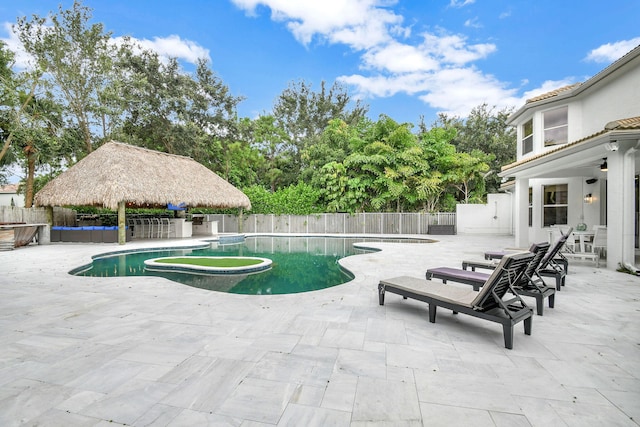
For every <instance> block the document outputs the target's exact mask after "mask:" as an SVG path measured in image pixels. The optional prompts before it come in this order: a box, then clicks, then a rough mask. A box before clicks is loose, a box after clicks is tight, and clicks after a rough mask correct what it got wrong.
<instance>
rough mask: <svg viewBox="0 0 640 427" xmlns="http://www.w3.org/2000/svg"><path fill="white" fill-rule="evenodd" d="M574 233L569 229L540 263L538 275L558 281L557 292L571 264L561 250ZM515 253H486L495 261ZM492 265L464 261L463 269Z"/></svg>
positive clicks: (486, 257) (486, 256) (483, 262)
mask: <svg viewBox="0 0 640 427" xmlns="http://www.w3.org/2000/svg"><path fill="white" fill-rule="evenodd" d="M572 231H573V228H569V230H568V231H567V232H566V233H564V234H562V235H561V236H560V238H559V239H558V240H556V242H555V243H554V244H553V246H551V248H550V249H549V251H548V252H547V254H546V255H545V257H544V258H542V261H540V266H539V267H538V271H537V273H538V275H539V276H541V277H553V278H554V279H555V280H556V290H557V291H560V290H561V289H562V286H564V285H565V282H566V281H565V279H566V276H567V273H568V271H569V262H568V261H567V259H566V258H565V257H564V256H563V255H562V253H560V249H562V247H563V246H564V244H565V243H566V242H567V239H568V238H569V235H570V234H571V232H572ZM508 253H513V251H489V252H485V259H487V260H495V259H500V258H502V257H503V256H504V255H505V254H508ZM492 264H495V261H493V262H492V261H489V262H486V261H462V268H463V269H465V270H466V269H467V267H469V268H471V270H475V269H476V268H489V267H491V265H492Z"/></svg>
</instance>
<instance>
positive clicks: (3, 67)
mask: <svg viewBox="0 0 640 427" xmlns="http://www.w3.org/2000/svg"><path fill="white" fill-rule="evenodd" d="M13 63H14V54H13V52H12V51H11V50H9V49H8V48H7V46H6V44H5V43H4V42H2V41H0V137H1V138H2V149H0V167H4V166H6V165H9V164H11V163H13V162H14V161H15V160H16V157H15V155H14V153H13V152H12V151H10V148H11V143H12V142H13V139H14V136H15V131H16V129H18V128H19V127H20V121H21V119H22V117H23V115H24V112H25V109H26V108H27V107H28V105H29V103H30V102H31V100H32V98H33V95H34V92H35V90H36V86H37V77H36V79H35V80H33V82H32V83H29V80H28V78H29V77H30V76H31V75H30V74H28V73H23V74H22V75H16V74H15V73H14V72H13V69H12V67H13ZM24 86H28V92H25V89H24ZM3 179H4V178H3Z"/></svg>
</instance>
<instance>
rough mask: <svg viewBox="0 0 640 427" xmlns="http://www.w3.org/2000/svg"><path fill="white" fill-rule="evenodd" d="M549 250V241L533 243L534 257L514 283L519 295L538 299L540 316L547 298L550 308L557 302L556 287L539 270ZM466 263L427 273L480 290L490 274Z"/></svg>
mask: <svg viewBox="0 0 640 427" xmlns="http://www.w3.org/2000/svg"><path fill="white" fill-rule="evenodd" d="M548 251H549V243H547V242H545V243H535V244H533V245H532V246H531V248H530V249H529V252H531V253H532V254H533V258H532V259H531V261H530V262H529V264H528V265H527V268H526V269H525V271H524V273H523V274H522V276H520V281H519V282H518V283H515V284H514V285H513V289H514V290H515V291H516V292H517V293H518V294H519V295H526V296H530V297H533V298H535V299H536V312H537V313H538V315H540V316H542V315H543V313H544V299H545V298H548V299H549V307H550V308H553V307H554V304H555V295H556V290H555V288H553V287H550V286H547V285H546V284H545V283H544V280H543V279H542V277H540V276H539V275H538V272H537V270H538V268H539V266H540V262H541V261H542V259H543V258H544V257H545V256H546V254H547V252H548ZM465 263H466V264H468V263H469V261H465V262H463V269H459V268H449V267H438V268H430V269H429V270H427V273H426V277H427V280H431V279H432V278H435V279H440V280H442V282H443V283H447V281H449V280H450V281H452V282H458V283H465V284H467V285H471V286H473V289H474V290H479V289H480V287H481V286H482V285H484V283H485V282H486V281H487V280H488V279H489V274H488V273H481V272H479V271H475V269H474V270H473V271H468V270H467V269H466V266H465ZM476 267H480V268H487V269H491V270H493V269H495V268H496V267H497V264H496V263H490V264H487V265H484V266H478V265H476Z"/></svg>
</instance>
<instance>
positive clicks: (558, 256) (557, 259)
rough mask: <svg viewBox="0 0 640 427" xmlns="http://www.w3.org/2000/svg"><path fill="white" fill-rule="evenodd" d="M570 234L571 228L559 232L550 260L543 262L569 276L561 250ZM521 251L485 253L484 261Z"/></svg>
mask: <svg viewBox="0 0 640 427" xmlns="http://www.w3.org/2000/svg"><path fill="white" fill-rule="evenodd" d="M572 232H573V227H569V229H568V230H567V232H566V233H563V232H562V231H559V233H560V237H559V238H558V239H557V240H556V242H555V243H554V245H553V246H552V247H551V252H553V255H552V257H551V258H550V260H545V261H547V263H553V264H556V266H558V267H559V266H561V267H562V268H563V269H564V273H565V275H567V274H569V260H568V259H567V258H566V257H565V255H564V254H563V253H562V252H561V251H562V248H563V247H564V246H565V244H566V243H567V239H568V238H569V236H570V235H571V233H572ZM521 251H524V249H512V250H502V251H487V252H485V253H484V259H486V260H498V259H500V258H502V257H503V256H505V255H506V254H508V253H513V252H521ZM465 262H467V261H465ZM473 262H477V261H469V266H470V267H472V269H473V265H472V264H471V263H473ZM462 267H463V268H466V267H465V265H464V263H463V265H462ZM545 268H546V267H545ZM563 285H564V283H563ZM558 290H560V289H558Z"/></svg>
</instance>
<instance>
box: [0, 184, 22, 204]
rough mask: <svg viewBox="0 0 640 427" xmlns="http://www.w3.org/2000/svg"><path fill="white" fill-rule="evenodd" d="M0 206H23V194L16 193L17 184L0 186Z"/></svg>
mask: <svg viewBox="0 0 640 427" xmlns="http://www.w3.org/2000/svg"><path fill="white" fill-rule="evenodd" d="M0 206H17V207H24V196H23V195H22V194H18V184H8V185H4V186H0Z"/></svg>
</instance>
